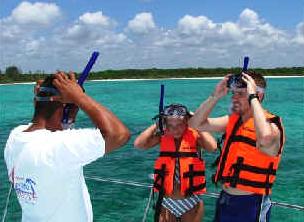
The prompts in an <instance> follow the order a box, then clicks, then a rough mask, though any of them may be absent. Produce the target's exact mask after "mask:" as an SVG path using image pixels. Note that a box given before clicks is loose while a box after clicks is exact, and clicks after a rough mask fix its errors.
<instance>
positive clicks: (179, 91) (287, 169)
mask: <svg viewBox="0 0 304 222" xmlns="http://www.w3.org/2000/svg"><path fill="white" fill-rule="evenodd" d="M267 81H268V89H267V94H266V98H265V101H264V106H265V107H266V108H267V109H269V110H270V111H271V112H273V113H276V114H278V115H279V116H281V117H282V118H283V123H284V125H285V130H286V135H287V140H286V145H285V150H284V153H283V158H282V162H281V165H280V169H279V172H278V174H277V181H276V184H275V186H274V189H273V195H272V200H273V201H279V202H284V203H290V204H297V205H301V206H304V170H303V168H304V78H302V77H300V78H270V79H268V80H267ZM217 82H218V80H209V79H205V80H203V79H201V80H191V79H189V80H150V81H148V80H147V81H146V80H144V81H106V82H103V81H102V82H87V83H86V84H85V88H86V92H87V93H88V94H89V95H91V96H92V97H94V98H95V99H96V100H97V101H98V102H100V103H102V104H103V105H105V106H107V107H109V108H110V109H111V110H112V111H113V112H114V113H115V114H117V115H118V116H119V118H120V119H122V120H123V122H124V123H125V124H126V125H127V126H128V127H129V129H130V130H131V131H132V138H131V140H130V141H129V142H128V144H127V145H125V146H124V147H122V148H121V149H120V150H117V151H115V152H114V153H111V154H109V155H108V156H105V157H104V158H102V159H99V160H98V161H96V162H94V163H92V164H90V165H88V166H87V167H86V168H85V170H84V171H85V175H86V176H95V177H102V178H114V179H120V180H128V181H137V182H141V183H151V182H152V181H151V179H150V178H149V174H151V173H153V162H154V160H155V158H156V156H157V153H158V149H157V148H154V149H150V150H148V151H141V150H137V149H135V148H134V147H133V141H134V138H135V137H136V135H138V133H139V132H141V131H142V130H143V129H145V127H148V126H149V125H150V124H152V120H151V118H152V117H153V116H154V115H155V114H156V113H157V110H158V101H159V89H160V84H161V83H164V84H165V87H166V89H165V91H166V92H165V103H166V104H169V103H173V102H179V103H183V104H185V105H187V106H188V107H189V108H190V109H191V110H193V111H194V110H195V109H196V108H197V107H198V106H199V104H200V103H201V102H202V101H203V100H205V99H206V98H207V97H208V95H210V93H211V92H212V91H213V88H214V86H215V84H216V83H217ZM32 98H33V85H29V84H27V85H2V86H0V214H1V216H0V217H2V212H3V209H4V206H5V200H6V196H7V192H8V189H9V183H8V179H7V171H6V166H5V163H4V160H3V149H4V146H5V142H6V140H7V138H8V135H9V132H10V130H11V129H12V128H13V127H15V126H17V125H19V124H25V123H28V122H29V121H30V120H31V117H32V113H33V103H32ZM229 103H230V99H229V96H227V97H226V98H224V99H223V100H222V101H221V102H220V103H219V104H218V105H217V106H216V108H215V110H214V112H213V113H212V116H218V115H223V114H225V113H227V112H228V107H229ZM76 127H92V124H91V121H90V120H89V119H88V118H87V117H86V116H85V115H84V113H82V112H80V113H79V115H78V118H77V126H76ZM41 146H43V144H41ZM216 156H217V155H216V154H205V155H204V157H205V159H206V162H207V170H208V175H207V178H208V185H207V188H208V191H209V192H216V191H219V189H217V188H215V187H214V185H212V183H211V182H210V177H211V174H212V173H213V172H214V169H213V168H211V163H212V162H213V161H214V159H215V158H216ZM87 185H88V188H89V192H90V195H91V200H92V204H93V210H94V221H107V222H110V221H111V222H114V221H125V222H131V221H136V222H137V221H141V220H142V217H143V214H144V210H145V206H146V204H147V201H148V196H149V189H148V188H144V187H132V186H129V185H123V184H113V183H108V182H98V181H94V180H87ZM204 201H205V220H204V221H207V222H208V221H212V217H213V214H214V207H215V201H216V199H214V198H210V197H205V198H204ZM152 216H153V209H152V207H151V208H150V211H149V214H148V220H147V221H153V219H152ZM271 217H272V221H275V222H280V221H284V222H300V221H301V222H302V221H304V212H303V211H296V210H291V209H285V208H279V207H273V208H272V215H271ZM20 218H21V211H20V207H19V205H18V202H17V199H16V196H15V194H14V193H13V194H12V196H11V201H10V203H9V207H8V214H7V220H6V221H10V222H12V221H20Z"/></svg>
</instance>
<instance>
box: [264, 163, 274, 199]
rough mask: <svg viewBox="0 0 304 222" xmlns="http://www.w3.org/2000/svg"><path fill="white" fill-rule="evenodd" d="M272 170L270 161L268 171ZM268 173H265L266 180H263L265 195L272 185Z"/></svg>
mask: <svg viewBox="0 0 304 222" xmlns="http://www.w3.org/2000/svg"><path fill="white" fill-rule="evenodd" d="M272 170H273V163H270V164H269V167H268V171H269V172H270V171H272ZM269 175H270V174H269V173H268V174H267V175H266V181H265V193H266V195H268V194H269V191H270V189H271V186H272V185H271V186H270V182H269V179H270V178H269Z"/></svg>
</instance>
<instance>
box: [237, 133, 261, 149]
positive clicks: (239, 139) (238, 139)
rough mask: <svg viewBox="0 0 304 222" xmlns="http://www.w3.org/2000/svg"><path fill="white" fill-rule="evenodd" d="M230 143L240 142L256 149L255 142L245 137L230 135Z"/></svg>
mask: <svg viewBox="0 0 304 222" xmlns="http://www.w3.org/2000/svg"><path fill="white" fill-rule="evenodd" d="M231 142H242V143H246V144H248V145H250V146H253V147H256V140H253V139H251V138H249V137H246V136H240V135H237V136H236V135H232V136H231Z"/></svg>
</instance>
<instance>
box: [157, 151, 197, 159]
mask: <svg viewBox="0 0 304 222" xmlns="http://www.w3.org/2000/svg"><path fill="white" fill-rule="evenodd" d="M159 156H160V157H173V158H180V157H198V155H197V152H160V153H159Z"/></svg>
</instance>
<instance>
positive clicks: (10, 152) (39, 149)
mask: <svg viewBox="0 0 304 222" xmlns="http://www.w3.org/2000/svg"><path fill="white" fill-rule="evenodd" d="M28 127H29V125H21V126H18V127H16V128H15V129H14V130H13V131H12V132H11V134H10V136H9V138H8V141H7V143H6V147H5V150H4V158H5V161H6V165H7V169H8V174H9V178H10V181H11V182H13V184H14V188H15V191H16V194H17V197H18V200H19V203H20V205H21V208H22V221H23V222H28V221H31V222H39V221H43V222H70V221H71V222H78V221H79V222H91V221H93V214H92V205H91V200H90V196H89V193H88V190H87V186H86V184H85V180H84V177H83V166H84V165H86V164H88V163H90V162H92V161H94V160H96V159H97V158H99V157H102V156H103V155H104V154H105V142H104V139H103V137H102V135H101V133H100V131H99V129H71V130H63V131H55V132H51V131H49V130H46V129H42V130H36V131H33V132H23V131H24V130H25V129H27V128H28Z"/></svg>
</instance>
